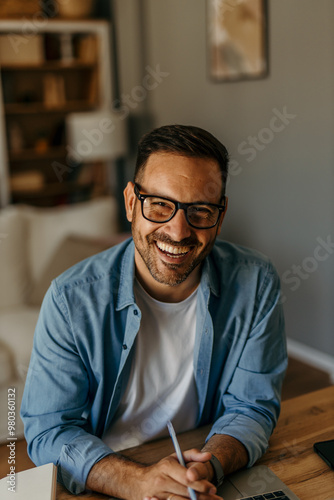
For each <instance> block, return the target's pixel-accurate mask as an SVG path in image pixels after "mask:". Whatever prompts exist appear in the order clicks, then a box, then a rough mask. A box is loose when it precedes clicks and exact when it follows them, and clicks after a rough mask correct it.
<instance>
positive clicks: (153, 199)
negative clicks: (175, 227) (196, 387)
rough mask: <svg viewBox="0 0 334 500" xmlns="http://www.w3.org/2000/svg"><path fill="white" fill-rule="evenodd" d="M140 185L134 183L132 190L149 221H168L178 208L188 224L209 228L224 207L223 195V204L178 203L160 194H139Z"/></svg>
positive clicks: (212, 225) (216, 220) (216, 221)
mask: <svg viewBox="0 0 334 500" xmlns="http://www.w3.org/2000/svg"><path fill="white" fill-rule="evenodd" d="M139 189H140V186H139V185H138V184H135V187H134V192H135V195H136V196H137V198H138V200H139V201H140V202H141V212H142V215H143V217H144V218H145V219H147V220H149V221H150V222H157V223H158V224H159V223H164V222H168V221H170V220H171V219H172V218H173V217H174V215H175V214H176V212H177V211H178V210H179V209H182V210H184V213H185V216H186V220H187V222H188V224H189V226H192V227H195V228H196V229H210V228H212V227H214V226H215V225H216V224H217V223H218V221H219V217H220V215H221V213H222V212H224V211H225V208H226V198H225V196H223V205H217V204H215V203H204V202H203V203H202V202H197V203H180V202H179V201H173V200H169V199H168V198H164V197H162V196H155V195H151V194H141V193H140V192H139Z"/></svg>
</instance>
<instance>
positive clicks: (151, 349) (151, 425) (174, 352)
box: [103, 280, 198, 451]
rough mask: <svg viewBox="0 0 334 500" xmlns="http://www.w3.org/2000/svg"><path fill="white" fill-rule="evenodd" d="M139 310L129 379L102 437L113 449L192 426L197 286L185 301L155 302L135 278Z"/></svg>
mask: <svg viewBox="0 0 334 500" xmlns="http://www.w3.org/2000/svg"><path fill="white" fill-rule="evenodd" d="M134 292H135V297H136V301H137V304H138V306H139V308H140V310H141V312H142V319H141V324H140V329H139V332H138V335H137V339H136V345H135V354H134V359H133V362H132V367H131V373H130V377H129V382H128V385H127V388H126V390H125V393H124V395H123V398H122V400H121V403H120V406H119V408H118V410H117V413H116V415H115V420H114V422H113V424H112V426H111V427H110V428H109V430H108V432H107V433H106V434H105V436H104V437H103V441H104V442H105V443H106V444H107V445H108V446H110V448H112V449H113V450H114V451H118V450H121V449H125V448H129V447H131V446H137V445H139V444H141V443H143V442H145V441H148V440H151V439H155V438H160V437H163V436H167V435H168V431H167V428H166V423H167V420H172V422H173V425H174V427H175V429H176V431H177V432H182V431H186V430H189V429H192V428H194V426H195V423H196V419H197V409H198V398H197V390H196V385H195V379H194V367H193V352H194V343H195V332H196V304H197V289H196V290H195V291H194V292H193V293H192V294H191V295H190V296H189V297H188V298H187V299H185V300H184V301H182V302H178V303H166V302H159V301H158V300H155V299H153V298H152V297H151V296H150V295H149V294H148V293H147V292H146V291H145V290H144V289H143V288H142V286H141V285H140V284H139V283H138V282H137V280H135V283H134Z"/></svg>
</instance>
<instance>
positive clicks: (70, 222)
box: [26, 197, 118, 283]
mask: <svg viewBox="0 0 334 500" xmlns="http://www.w3.org/2000/svg"><path fill="white" fill-rule="evenodd" d="M26 217H27V218H28V220H29V241H28V248H29V254H28V258H29V261H30V265H31V276H32V281H33V283H34V282H35V281H37V280H39V279H40V278H41V276H42V274H43V272H44V271H45V269H46V268H47V266H48V265H49V262H50V259H51V258H52V254H53V252H54V251H55V249H56V248H57V246H58V245H59V244H60V243H61V242H62V240H63V239H64V238H65V237H66V236H68V235H70V234H80V235H87V236H106V235H112V234H115V233H117V231H118V225H117V204H116V201H115V199H114V198H112V197H106V198H97V199H94V200H90V201H88V202H84V203H76V204H74V205H67V206H62V207H55V208H43V209H41V208H36V207H27V210H26Z"/></svg>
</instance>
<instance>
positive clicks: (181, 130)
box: [134, 125, 229, 196]
mask: <svg viewBox="0 0 334 500" xmlns="http://www.w3.org/2000/svg"><path fill="white" fill-rule="evenodd" d="M159 152H165V153H174V154H179V155H182V156H189V157H193V158H207V159H210V160H211V159H212V160H216V161H217V163H218V165H219V168H220V172H221V178H222V185H223V187H222V196H223V195H224V194H225V188H226V179H227V173H228V162H229V157H228V152H227V149H226V148H225V146H224V145H223V144H222V143H221V142H220V141H218V139H216V138H215V137H214V136H213V135H212V134H210V132H207V131H206V130H204V129H202V128H199V127H194V126H191V125H164V126H162V127H159V128H156V129H154V130H152V131H151V132H148V133H147V134H145V135H144V136H143V137H142V138H141V140H140V141H139V144H138V149H137V161H136V168H135V173H134V181H135V182H138V183H140V178H141V175H142V173H143V171H144V168H145V165H146V163H147V161H148V159H149V157H150V155H151V154H153V153H159Z"/></svg>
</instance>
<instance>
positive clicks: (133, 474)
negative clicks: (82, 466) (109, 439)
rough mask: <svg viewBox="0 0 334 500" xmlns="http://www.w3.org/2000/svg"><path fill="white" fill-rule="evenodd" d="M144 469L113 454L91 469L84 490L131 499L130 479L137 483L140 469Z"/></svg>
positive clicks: (142, 466) (140, 465)
mask: <svg viewBox="0 0 334 500" xmlns="http://www.w3.org/2000/svg"><path fill="white" fill-rule="evenodd" d="M144 467H145V466H144V465H142V464H139V463H136V462H132V461H131V460H128V459H126V458H124V457H122V456H121V455H117V454H114V453H113V454H111V455H108V456H107V457H105V458H103V459H102V460H100V461H99V462H97V463H96V464H95V465H94V466H93V467H92V468H91V470H90V472H89V474H88V477H87V481H86V488H87V489H89V490H92V491H97V492H99V493H104V494H105V495H109V496H110V495H112V496H116V497H118V498H131V486H130V483H131V481H130V478H131V479H132V480H134V481H136V480H137V481H139V475H140V469H143V468H144ZM132 492H133V489H132Z"/></svg>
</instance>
